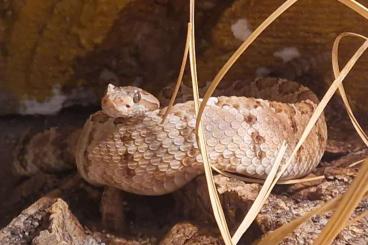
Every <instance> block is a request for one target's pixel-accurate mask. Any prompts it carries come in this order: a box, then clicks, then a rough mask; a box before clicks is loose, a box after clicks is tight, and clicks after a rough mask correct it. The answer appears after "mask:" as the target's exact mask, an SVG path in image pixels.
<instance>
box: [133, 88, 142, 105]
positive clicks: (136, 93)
mask: <svg viewBox="0 0 368 245" xmlns="http://www.w3.org/2000/svg"><path fill="white" fill-rule="evenodd" d="M141 98H142V96H141V93H140V92H139V91H134V95H133V102H134V103H138V102H139V101H140V100H141Z"/></svg>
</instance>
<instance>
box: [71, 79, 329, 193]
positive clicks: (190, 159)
mask: <svg viewBox="0 0 368 245" xmlns="http://www.w3.org/2000/svg"><path fill="white" fill-rule="evenodd" d="M163 92H165V91H163ZM224 95H226V96H218V97H212V98H211V99H210V101H209V103H208V105H207V107H206V110H205V113H204V116H203V119H202V120H203V121H202V122H203V129H204V133H205V136H206V145H207V150H208V155H209V159H210V162H211V164H213V165H214V166H215V167H216V168H218V169H220V170H223V171H227V172H231V173H236V174H240V175H244V176H249V177H254V178H261V179H264V178H266V176H267V174H268V173H269V171H270V169H271V167H272V164H273V162H274V160H275V157H276V154H277V150H278V148H279V147H280V145H281V143H282V142H283V141H284V140H286V142H287V143H288V145H289V147H288V150H287V151H286V156H285V157H286V158H287V157H288V156H290V154H291V151H292V149H293V148H294V146H295V145H296V143H297V141H298V139H299V137H300V135H301V133H302V131H303V130H304V127H305V125H306V123H307V122H308V120H309V118H310V116H311V114H312V113H313V111H314V109H315V108H316V105H317V103H318V99H317V97H316V96H315V95H314V94H313V92H312V91H311V90H309V89H308V88H306V87H304V86H302V85H299V84H298V83H296V82H292V81H288V80H283V79H276V78H262V79H258V80H255V81H253V82H251V83H245V82H241V81H237V82H235V83H233V84H232V85H231V87H230V88H228V89H227V92H224ZM245 96H247V97H245ZM261 98H262V99H261ZM184 100H185V99H184ZM164 111H165V108H161V109H160V103H159V100H158V99H157V98H156V97H154V96H153V95H151V94H150V93H148V92H146V91H144V90H142V89H140V88H136V87H115V86H113V85H109V86H108V89H107V92H106V94H105V96H104V98H103V99H102V110H101V111H98V112H96V113H95V114H93V115H91V116H90V117H89V119H88V120H87V121H86V123H85V125H84V127H83V130H82V132H81V135H80V137H79V141H78V143H77V150H76V162H77V167H78V171H79V173H80V174H81V175H82V177H83V178H84V179H86V180H87V181H88V182H90V183H92V184H96V185H106V186H111V187H115V188H118V189H121V190H124V191H128V192H132V193H136V194H141V195H162V194H166V193H169V192H173V191H175V190H177V189H179V188H180V187H182V186H183V185H185V184H186V183H188V182H189V181H190V180H191V179H193V178H194V177H196V176H198V175H200V174H201V173H203V171H204V168H203V160H202V157H201V155H200V151H199V149H198V146H197V143H196V137H195V129H194V127H195V112H194V102H193V101H187V102H184V103H178V104H175V105H174V106H173V108H172V111H171V112H170V114H169V115H168V118H167V119H166V120H165V122H164V123H162V116H163V113H164ZM326 142H327V127H326V122H325V119H324V117H323V116H322V117H321V118H320V119H319V120H318V121H317V123H316V125H315V126H314V128H313V130H312V132H311V133H310V135H309V136H308V138H307V140H306V141H305V143H304V144H303V146H302V147H301V149H300V150H299V151H298V153H297V155H296V156H295V157H294V159H293V161H292V163H291V165H290V166H289V167H288V169H287V170H286V172H285V173H284V174H283V176H282V179H290V178H297V177H302V176H305V175H307V174H308V173H310V172H311V171H312V170H313V169H314V168H315V167H316V166H317V165H318V163H319V161H320V159H321V157H322V155H323V153H324V150H325V147H326Z"/></svg>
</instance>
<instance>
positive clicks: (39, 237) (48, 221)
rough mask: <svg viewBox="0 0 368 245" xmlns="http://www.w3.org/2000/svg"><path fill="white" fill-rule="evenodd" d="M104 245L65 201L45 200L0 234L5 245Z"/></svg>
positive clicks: (40, 201) (14, 220) (1, 241)
mask: <svg viewBox="0 0 368 245" xmlns="http://www.w3.org/2000/svg"><path fill="white" fill-rule="evenodd" d="M31 242H32V244H38V245H46V244H86V243H88V244H100V242H101V241H97V240H96V239H95V238H94V237H93V236H91V235H89V234H88V231H86V230H85V229H84V228H83V227H82V226H81V224H80V223H79V222H78V220H77V219H76V218H75V217H74V215H73V214H72V213H71V212H70V210H69V209H68V205H67V204H66V203H65V202H64V201H63V200H62V199H57V198H56V199H55V198H47V197H44V198H41V199H39V200H38V201H37V202H36V203H34V204H33V205H31V206H30V207H29V208H27V209H26V210H24V211H23V212H22V213H21V214H20V215H19V216H18V217H16V218H15V219H13V220H12V221H11V222H10V224H9V225H8V226H7V227H5V228H3V229H2V230H1V231H0V243H1V244H9V245H11V244H24V243H27V244H28V243H31Z"/></svg>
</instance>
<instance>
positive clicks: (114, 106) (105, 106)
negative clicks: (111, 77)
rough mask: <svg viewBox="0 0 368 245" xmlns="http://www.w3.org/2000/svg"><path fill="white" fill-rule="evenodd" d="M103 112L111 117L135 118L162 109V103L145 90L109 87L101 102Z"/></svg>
mask: <svg viewBox="0 0 368 245" xmlns="http://www.w3.org/2000/svg"><path fill="white" fill-rule="evenodd" d="M101 107H102V111H103V112H104V113H106V114H107V115H108V116H110V117H114V118H115V117H133V116H137V115H143V114H144V113H145V112H148V111H154V110H156V109H159V108H160V102H159V101H158V99H157V98H156V97H155V96H153V95H152V94H150V93H148V92H146V91H144V90H143V89H140V88H137V87H133V86H126V87H117V86H114V85H112V84H109V85H108V86H107V90H106V93H105V95H104V97H103V98H102V101H101Z"/></svg>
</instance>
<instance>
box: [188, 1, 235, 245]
mask: <svg viewBox="0 0 368 245" xmlns="http://www.w3.org/2000/svg"><path fill="white" fill-rule="evenodd" d="M194 4H195V1H194V0H191V1H190V23H189V24H188V29H189V30H190V31H189V32H190V33H191V34H190V42H189V60H190V71H191V77H192V86H193V97H194V105H195V111H196V113H198V109H199V103H200V102H199V91H198V80H197V67H196V54H195V35H194ZM197 132H198V134H197V142H198V145H199V149H200V151H201V155H202V159H203V165H204V170H205V176H206V182H207V187H208V193H209V196H210V201H211V207H212V210H213V213H214V216H215V220H216V223H217V225H218V227H219V229H220V232H221V236H222V238H223V239H224V242H225V244H227V245H231V244H232V242H231V235H230V231H229V228H228V225H227V223H226V218H225V214H224V211H223V209H222V206H221V202H220V198H219V196H218V193H217V189H216V185H215V181H214V178H213V174H212V169H211V165H210V162H209V160H208V155H207V149H206V143H205V142H206V139H205V135H204V133H203V131H202V124H201V123H199V124H198V128H197Z"/></svg>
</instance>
